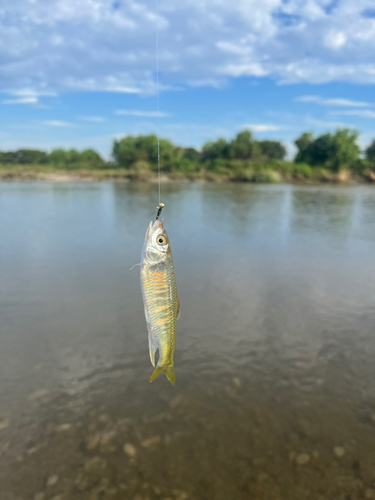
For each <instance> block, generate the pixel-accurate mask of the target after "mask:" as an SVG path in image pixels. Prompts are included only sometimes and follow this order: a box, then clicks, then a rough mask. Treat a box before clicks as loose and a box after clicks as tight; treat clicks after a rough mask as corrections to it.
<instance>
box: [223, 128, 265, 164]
mask: <svg viewBox="0 0 375 500" xmlns="http://www.w3.org/2000/svg"><path fill="white" fill-rule="evenodd" d="M259 154H260V150H259V146H258V145H257V143H256V141H255V140H254V138H253V136H252V134H251V132H250V131H249V130H244V131H243V132H240V133H239V134H237V136H236V137H235V138H234V139H233V140H232V141H231V142H230V144H229V157H230V158H232V159H236V160H250V159H255V158H256V157H257V156H259Z"/></svg>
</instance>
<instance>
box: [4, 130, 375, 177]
mask: <svg viewBox="0 0 375 500" xmlns="http://www.w3.org/2000/svg"><path fill="white" fill-rule="evenodd" d="M358 135H359V134H358V132H357V131H356V130H355V129H348V128H343V129H337V130H336V131H335V132H328V133H325V134H322V135H319V136H317V137H314V135H313V134H312V133H310V132H306V133H303V134H302V135H301V136H300V137H298V138H297V139H296V140H295V145H296V148H297V154H296V156H295V158H294V160H293V162H294V164H295V165H296V166H297V167H296V168H297V170H298V168H299V171H301V172H302V171H305V172H308V169H309V168H310V169H311V168H312V169H314V168H320V169H325V170H327V171H329V172H335V173H337V172H339V171H340V170H342V169H350V170H356V171H357V172H361V171H364V170H368V169H370V170H373V169H374V167H375V140H374V141H373V142H372V143H371V144H370V146H369V147H368V148H367V149H366V150H365V151H364V152H361V150H360V148H359V146H358V144H357V140H358ZM158 151H159V153H160V161H161V165H162V169H163V171H164V172H171V171H175V172H186V173H193V172H197V171H199V170H202V169H204V170H206V171H210V172H212V173H218V174H225V173H226V172H228V171H234V170H237V171H244V169H248V168H252V169H254V168H255V169H257V168H258V170H259V169H260V166H262V165H263V166H273V167H272V168H275V166H277V165H278V166H280V165H282V164H283V163H285V164H286V163H288V162H285V157H286V154H287V151H286V148H285V146H284V145H283V144H282V143H281V142H280V141H272V140H262V141H258V140H256V139H255V138H254V137H253V135H252V133H251V132H250V131H248V130H244V131H241V132H239V133H238V134H237V135H236V136H235V137H234V138H233V139H232V140H226V139H224V138H219V139H217V140H216V141H209V142H206V143H205V144H204V145H203V147H202V149H201V150H200V151H198V150H197V149H194V148H183V147H180V146H176V145H174V144H173V143H172V142H171V141H169V140H167V139H160V143H159V150H158V140H157V137H156V136H155V135H141V136H137V137H135V136H126V137H124V138H122V139H119V140H115V141H114V142H113V147H112V160H111V161H110V162H106V161H105V160H104V159H103V158H102V157H101V156H100V155H99V154H98V153H97V152H96V151H94V150H93V149H86V150H84V151H81V152H79V151H77V150H75V149H70V150H64V149H54V150H52V151H51V152H50V153H47V152H44V151H39V150H32V149H19V150H17V151H8V152H1V151H0V164H1V165H40V166H43V165H48V166H53V167H57V168H66V169H69V168H71V169H74V168H76V169H85V168H92V169H101V168H111V169H113V168H125V169H129V170H133V171H150V172H153V171H156V170H157V164H158ZM289 164H290V162H289ZM298 166H299V167H298ZM241 169H242V170H241ZM239 175H241V174H239Z"/></svg>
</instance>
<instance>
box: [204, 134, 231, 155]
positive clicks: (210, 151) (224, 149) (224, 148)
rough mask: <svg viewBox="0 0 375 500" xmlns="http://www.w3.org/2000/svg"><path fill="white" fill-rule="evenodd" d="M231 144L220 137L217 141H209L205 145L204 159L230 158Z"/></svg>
mask: <svg viewBox="0 0 375 500" xmlns="http://www.w3.org/2000/svg"><path fill="white" fill-rule="evenodd" d="M228 153H229V144H228V143H227V141H226V140H225V139H223V138H222V137H220V138H219V139H218V140H217V141H216V142H213V141H209V142H206V144H204V145H203V148H202V160H203V161H213V160H216V159H217V158H228Z"/></svg>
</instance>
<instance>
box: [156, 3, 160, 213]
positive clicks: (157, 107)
mask: <svg viewBox="0 0 375 500" xmlns="http://www.w3.org/2000/svg"><path fill="white" fill-rule="evenodd" d="M155 11H156V111H157V112H156V120H157V136H158V186H159V207H158V208H159V209H160V205H161V204H160V126H159V125H160V124H159V29H158V16H159V9H158V0H155ZM156 218H158V217H156Z"/></svg>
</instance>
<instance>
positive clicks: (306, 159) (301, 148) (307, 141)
mask: <svg viewBox="0 0 375 500" xmlns="http://www.w3.org/2000/svg"><path fill="white" fill-rule="evenodd" d="M312 142H313V134H312V133H311V132H305V133H304V134H302V135H301V137H299V138H298V139H296V140H295V141H294V144H295V145H296V146H297V149H298V153H297V155H296V158H295V160H294V161H295V162H296V163H310V164H311V158H310V147H311V144H312Z"/></svg>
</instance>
